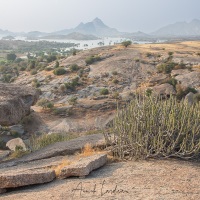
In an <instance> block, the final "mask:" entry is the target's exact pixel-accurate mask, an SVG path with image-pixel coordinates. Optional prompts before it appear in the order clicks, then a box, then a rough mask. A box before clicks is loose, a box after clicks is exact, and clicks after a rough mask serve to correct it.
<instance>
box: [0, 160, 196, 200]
mask: <svg viewBox="0 0 200 200" xmlns="http://www.w3.org/2000/svg"><path fill="white" fill-rule="evenodd" d="M199 174H200V163H194V162H185V161H180V160H178V161H177V160H157V161H155V160H151V161H138V162H136V161H129V162H119V163H112V164H108V165H106V166H105V167H103V168H101V169H99V170H96V171H94V172H92V173H91V174H90V175H89V176H88V177H86V178H73V179H65V180H56V181H54V182H52V183H49V184H45V185H37V186H32V187H24V188H21V189H20V190H19V189H18V190H15V191H8V193H6V194H5V195H2V196H1V197H0V199H2V200H18V199H19V200H40V199H44V200H45V199H47V200H49V199H52V200H73V199H75V200H78V199H83V200H84V199H85V200H86V199H87V200H96V199H98V200H99V199H102V200H103V199H106V200H139V199H145V200H170V199H171V200H176V199H177V200H180V199H181V200H197V199H200V185H199V182H200V176H199Z"/></svg>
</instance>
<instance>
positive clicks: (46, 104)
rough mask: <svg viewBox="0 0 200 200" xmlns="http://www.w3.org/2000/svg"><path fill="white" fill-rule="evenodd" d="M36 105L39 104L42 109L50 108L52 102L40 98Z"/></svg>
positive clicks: (52, 105) (52, 104)
mask: <svg viewBox="0 0 200 200" xmlns="http://www.w3.org/2000/svg"><path fill="white" fill-rule="evenodd" d="M37 105H38V106H41V107H42V108H43V109H52V108H53V107H54V103H53V102H52V101H50V100H48V99H40V100H39V101H38V102H37Z"/></svg>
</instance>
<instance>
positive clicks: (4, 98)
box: [0, 83, 39, 126]
mask: <svg viewBox="0 0 200 200" xmlns="http://www.w3.org/2000/svg"><path fill="white" fill-rule="evenodd" d="M38 96H39V93H38V92H37V91H36V90H34V89H33V88H31V87H25V86H20V85H14V84H3V83H0V125H3V126H10V125H14V124H17V123H19V122H20V120H21V119H22V118H23V117H25V116H26V115H28V114H29V113H30V107H31V106H32V105H34V104H35V103H36V102H37V99H38Z"/></svg>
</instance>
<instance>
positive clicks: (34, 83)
mask: <svg viewBox="0 0 200 200" xmlns="http://www.w3.org/2000/svg"><path fill="white" fill-rule="evenodd" d="M40 86H41V84H40V82H39V81H38V80H37V79H34V80H33V81H32V87H35V88H38V87H40Z"/></svg>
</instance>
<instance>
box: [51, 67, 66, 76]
mask: <svg viewBox="0 0 200 200" xmlns="http://www.w3.org/2000/svg"><path fill="white" fill-rule="evenodd" d="M53 73H54V74H55V75H57V76H60V75H63V74H66V70H65V69H64V68H63V67H58V68H56V69H54V71H53Z"/></svg>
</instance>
